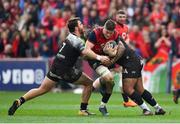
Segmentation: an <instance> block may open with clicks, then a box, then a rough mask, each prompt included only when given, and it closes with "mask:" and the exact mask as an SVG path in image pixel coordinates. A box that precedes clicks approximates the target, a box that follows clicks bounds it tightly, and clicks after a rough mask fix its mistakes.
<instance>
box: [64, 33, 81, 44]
mask: <svg viewBox="0 0 180 124" xmlns="http://www.w3.org/2000/svg"><path fill="white" fill-rule="evenodd" d="M66 39H67V40H68V41H69V42H70V43H71V44H72V45H76V44H79V43H81V42H83V40H82V39H81V38H80V37H78V36H76V35H74V34H72V33H69V34H68V36H67V37H66Z"/></svg>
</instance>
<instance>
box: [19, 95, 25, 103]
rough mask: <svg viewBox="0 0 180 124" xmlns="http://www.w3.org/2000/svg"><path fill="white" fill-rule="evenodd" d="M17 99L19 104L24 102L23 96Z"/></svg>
mask: <svg viewBox="0 0 180 124" xmlns="http://www.w3.org/2000/svg"><path fill="white" fill-rule="evenodd" d="M19 101H20V105H22V104H23V103H24V102H25V99H24V98H23V97H20V98H19Z"/></svg>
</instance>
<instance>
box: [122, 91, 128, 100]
mask: <svg viewBox="0 0 180 124" xmlns="http://www.w3.org/2000/svg"><path fill="white" fill-rule="evenodd" d="M121 95H122V97H123V100H124V102H128V100H129V98H128V96H127V95H126V94H125V93H121Z"/></svg>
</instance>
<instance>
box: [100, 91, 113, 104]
mask: <svg viewBox="0 0 180 124" xmlns="http://www.w3.org/2000/svg"><path fill="white" fill-rule="evenodd" d="M110 96H111V94H109V93H105V94H104V95H103V97H102V100H101V101H102V102H103V103H107V102H108V101H109V98H110Z"/></svg>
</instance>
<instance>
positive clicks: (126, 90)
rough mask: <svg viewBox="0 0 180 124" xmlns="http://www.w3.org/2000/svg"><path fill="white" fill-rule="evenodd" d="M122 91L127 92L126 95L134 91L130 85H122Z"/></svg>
mask: <svg viewBox="0 0 180 124" xmlns="http://www.w3.org/2000/svg"><path fill="white" fill-rule="evenodd" d="M123 91H124V93H126V94H128V95H131V94H132V93H133V92H134V89H133V88H131V87H126V86H124V87H123Z"/></svg>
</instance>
